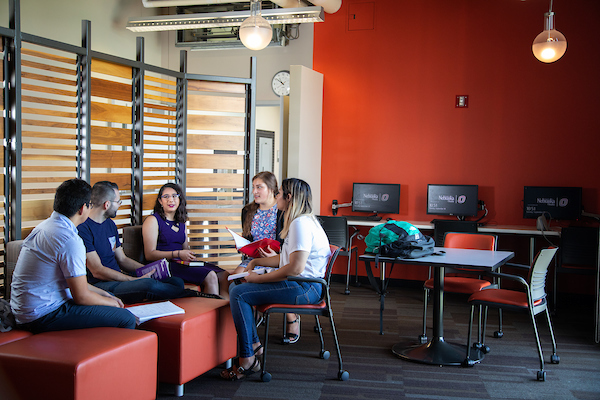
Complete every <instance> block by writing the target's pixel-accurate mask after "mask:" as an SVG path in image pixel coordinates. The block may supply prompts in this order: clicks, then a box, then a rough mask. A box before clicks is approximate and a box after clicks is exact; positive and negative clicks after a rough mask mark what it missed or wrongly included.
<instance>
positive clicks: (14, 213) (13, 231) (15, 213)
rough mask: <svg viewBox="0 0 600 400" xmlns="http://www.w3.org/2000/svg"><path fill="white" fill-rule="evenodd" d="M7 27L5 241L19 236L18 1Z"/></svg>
mask: <svg viewBox="0 0 600 400" xmlns="http://www.w3.org/2000/svg"><path fill="white" fill-rule="evenodd" d="M9 8H10V22H9V27H10V28H11V29H14V32H15V36H14V38H13V39H12V40H9V41H8V42H9V43H8V46H7V50H6V51H7V53H6V56H7V58H8V62H7V67H8V68H7V70H6V74H7V79H6V81H7V82H8V91H7V93H8V96H7V101H6V102H5V106H6V108H5V113H6V114H5V115H6V119H7V120H8V121H7V125H6V126H7V130H6V132H7V133H6V136H7V139H8V143H7V145H8V146H7V147H9V161H8V166H9V169H8V170H7V171H6V175H7V176H9V178H8V179H9V182H10V186H9V187H8V196H5V197H6V199H7V200H8V201H9V204H10V206H9V207H6V208H7V211H8V212H9V215H8V217H9V219H10V230H9V231H7V232H8V234H9V236H8V240H9V241H10V240H18V239H21V203H22V201H21V200H22V198H21V176H22V165H21V164H22V160H21V150H22V137H21V4H20V2H19V0H11V1H10V7H9Z"/></svg>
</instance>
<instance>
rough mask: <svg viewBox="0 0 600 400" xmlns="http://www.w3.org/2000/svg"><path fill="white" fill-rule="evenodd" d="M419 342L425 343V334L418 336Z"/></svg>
mask: <svg viewBox="0 0 600 400" xmlns="http://www.w3.org/2000/svg"><path fill="white" fill-rule="evenodd" d="M419 343H420V344H425V343H427V336H425V335H421V336H419Z"/></svg>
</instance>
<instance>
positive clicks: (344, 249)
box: [317, 215, 358, 294]
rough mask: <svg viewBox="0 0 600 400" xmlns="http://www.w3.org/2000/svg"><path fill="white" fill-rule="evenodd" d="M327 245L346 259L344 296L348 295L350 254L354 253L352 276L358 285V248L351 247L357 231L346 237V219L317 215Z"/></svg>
mask: <svg viewBox="0 0 600 400" xmlns="http://www.w3.org/2000/svg"><path fill="white" fill-rule="evenodd" d="M317 219H318V220H319V222H320V223H321V226H322V227H323V230H324V231H325V234H326V235H327V238H328V239H329V243H330V244H333V245H334V246H337V247H339V248H340V254H339V255H340V256H343V257H348V269H347V270H346V289H345V290H344V294H350V289H349V288H348V286H349V284H350V264H351V261H352V253H356V255H355V256H354V275H355V282H356V283H357V284H358V247H357V246H352V239H354V237H355V236H356V235H358V229H356V228H354V227H353V228H354V233H353V234H352V235H351V236H349V235H348V220H347V219H346V217H330V216H325V215H319V216H318V217H317Z"/></svg>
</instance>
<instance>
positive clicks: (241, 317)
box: [221, 178, 331, 380]
mask: <svg viewBox="0 0 600 400" xmlns="http://www.w3.org/2000/svg"><path fill="white" fill-rule="evenodd" d="M277 208H278V209H280V210H282V211H285V214H284V216H283V220H284V222H283V230H282V231H281V238H283V239H284V242H283V246H282V248H281V253H280V254H278V255H276V256H273V257H268V258H260V259H253V260H251V261H250V262H249V263H248V266H247V267H246V268H245V271H247V272H249V275H248V276H247V277H246V283H244V284H241V285H236V286H234V287H232V288H231V289H230V293H229V296H230V300H229V301H230V306H231V313H232V315H233V321H234V323H235V327H236V330H237V333H238V343H239V352H240V353H239V356H240V357H239V359H238V360H237V361H236V365H234V366H233V367H231V368H229V369H227V370H224V371H222V372H221V377H222V378H225V379H231V380H238V379H242V378H244V377H245V375H251V374H253V373H254V372H258V371H260V363H259V362H258V357H257V356H259V355H260V354H262V345H261V344H260V340H259V338H258V334H257V333H256V325H255V323H254V316H253V309H252V307H253V306H257V305H262V304H271V303H281V304H314V303H316V302H318V301H319V300H320V298H321V289H322V288H321V285H320V284H316V283H308V282H293V281H288V280H287V277H288V276H304V277H310V278H322V277H324V275H325V268H326V266H327V261H328V260H329V256H330V255H331V252H330V250H329V241H328V240H327V235H326V234H325V231H323V228H322V227H321V225H320V224H319V222H318V221H317V219H316V218H315V216H314V214H313V211H312V194H311V190H310V186H309V185H308V183H306V182H304V181H303V180H301V179H294V178H291V179H286V180H284V181H283V182H282V184H281V189H280V190H279V193H278V194H277ZM257 265H260V266H266V267H279V268H278V269H276V270H274V271H272V272H270V273H268V274H263V275H258V274H256V273H255V272H253V271H252V270H253V269H254V267H255V266H257Z"/></svg>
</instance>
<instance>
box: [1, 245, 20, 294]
mask: <svg viewBox="0 0 600 400" xmlns="http://www.w3.org/2000/svg"><path fill="white" fill-rule="evenodd" d="M22 247H23V240H13V241H10V242H8V243H6V280H5V283H6V288H5V291H6V293H5V296H6V299H10V283H11V282H12V276H13V272H14V271H15V267H16V265H17V259H18V258H19V254H21V248H22Z"/></svg>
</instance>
